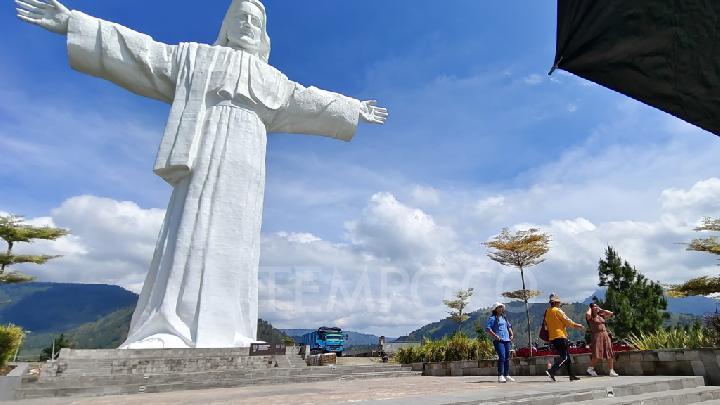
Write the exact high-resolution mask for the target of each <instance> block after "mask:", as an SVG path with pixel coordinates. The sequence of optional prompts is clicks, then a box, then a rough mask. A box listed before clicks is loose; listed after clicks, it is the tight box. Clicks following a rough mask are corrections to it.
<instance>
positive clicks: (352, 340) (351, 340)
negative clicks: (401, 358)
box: [281, 329, 396, 347]
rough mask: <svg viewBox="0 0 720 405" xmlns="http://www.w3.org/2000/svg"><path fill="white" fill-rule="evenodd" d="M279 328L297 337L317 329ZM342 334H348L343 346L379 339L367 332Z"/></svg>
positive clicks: (362, 344)
mask: <svg viewBox="0 0 720 405" xmlns="http://www.w3.org/2000/svg"><path fill="white" fill-rule="evenodd" d="M281 330H282V331H283V332H285V334H286V335H288V336H290V337H292V338H299V337H300V336H302V335H304V334H306V333H310V332H313V331H316V330H317V329H281ZM343 334H347V335H348V338H347V340H346V341H345V347H352V346H367V345H377V344H378V340H379V339H380V337H379V336H376V335H371V334H368V333H360V332H353V331H343ZM385 339H386V341H387V342H392V341H393V340H395V339H396V338H391V337H386V338H385ZM295 340H296V341H297V340H298V339H295Z"/></svg>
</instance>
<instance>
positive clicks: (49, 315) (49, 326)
mask: <svg viewBox="0 0 720 405" xmlns="http://www.w3.org/2000/svg"><path fill="white" fill-rule="evenodd" d="M137 299H138V295H137V294H135V293H133V292H130V291H127V290H125V289H123V288H120V287H117V286H112V285H104V284H65V283H26V284H11V285H0V324H8V323H12V324H15V325H18V326H21V327H22V328H23V329H25V330H26V332H27V331H29V333H28V334H27V335H26V338H25V341H24V342H23V345H22V354H21V356H28V357H33V356H36V355H37V354H38V353H39V352H40V351H41V350H42V349H43V348H44V347H48V346H49V345H50V343H51V342H52V340H53V338H54V337H56V336H58V335H59V334H61V333H63V334H64V335H65V336H66V337H68V339H69V340H70V341H71V342H73V347H75V348H78V349H109V348H115V347H118V346H119V345H120V344H122V342H124V341H125V338H126V337H127V333H128V330H129V329H130V320H131V319H132V314H133V311H134V309H135V304H136V303H137ZM286 337H287V336H286V335H285V334H284V333H282V332H281V331H279V330H277V329H275V328H273V327H272V325H271V324H269V323H268V322H265V321H263V320H262V319H259V320H258V338H259V339H261V340H264V341H266V342H271V343H280V342H282V341H283V339H284V338H286Z"/></svg>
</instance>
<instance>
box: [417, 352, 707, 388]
mask: <svg viewBox="0 0 720 405" xmlns="http://www.w3.org/2000/svg"><path fill="white" fill-rule="evenodd" d="M572 357H573V370H574V371H575V373H577V375H585V370H586V369H587V367H588V366H589V365H590V355H589V354H580V355H575V356H572ZM553 360H554V357H552V356H539V357H532V358H523V357H516V358H513V359H511V361H510V370H511V374H513V375H544V374H545V370H546V369H547V365H548V363H552V362H553ZM496 365H497V362H496V361H494V360H480V361H454V362H442V363H425V364H424V365H423V375H429V376H475V375H484V376H488V375H495V374H496V373H497V366H496ZM414 366H415V368H417V365H414ZM597 371H598V373H599V374H601V375H602V374H607V371H608V370H607V364H606V363H604V362H603V363H602V364H601V365H600V366H598V367H597ZM615 371H617V372H618V373H619V374H620V375H637V376H640V375H646V376H652V375H678V376H692V375H695V376H703V377H705V381H706V383H708V384H711V385H720V349H698V350H686V349H670V350H650V351H637V352H620V353H616V355H615ZM561 372H564V370H562V371H561Z"/></svg>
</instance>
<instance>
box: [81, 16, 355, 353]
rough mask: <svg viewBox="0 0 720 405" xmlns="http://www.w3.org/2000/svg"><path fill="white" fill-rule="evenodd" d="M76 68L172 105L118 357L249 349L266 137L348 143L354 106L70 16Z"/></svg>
mask: <svg viewBox="0 0 720 405" xmlns="http://www.w3.org/2000/svg"><path fill="white" fill-rule="evenodd" d="M68 53H69V58H70V63H71V66H72V67H73V68H74V69H76V70H78V71H81V72H84V73H87V74H90V75H93V76H97V77H101V78H103V79H107V80H110V81H112V82H113V83H116V84H118V85H120V86H122V87H124V88H126V89H128V90H130V91H132V92H134V93H136V94H139V95H142V96H146V97H150V98H154V99H158V100H162V101H165V102H167V103H171V104H172V107H171V111H170V116H169V118H168V122H167V126H166V128H165V134H164V136H163V138H162V141H161V143H160V148H159V151H158V154H157V159H156V163H155V173H156V174H157V175H159V176H160V177H162V178H163V179H164V180H166V181H167V182H168V183H169V184H171V185H172V187H173V193H172V198H171V200H170V203H169V205H168V208H167V212H166V214H165V220H164V223H163V226H162V229H161V231H160V235H159V237H158V242H157V246H156V248H155V253H154V256H153V259H152V263H151V265H150V269H149V271H148V274H147V278H146V279H145V284H144V286H143V289H142V292H141V294H140V299H139V301H138V304H137V308H136V309H135V313H134V314H133V319H132V323H131V326H130V332H129V335H128V338H127V341H126V342H125V343H124V344H123V345H122V346H121V347H122V348H185V347H197V348H217V347H242V346H248V345H249V344H250V343H251V342H253V341H255V340H256V338H257V336H256V334H257V320H258V265H259V256H260V240H261V239H260V225H261V221H262V208H263V196H264V188H265V151H266V143H267V133H268V132H289V133H306V134H316V135H324V136H329V137H333V138H337V139H341V140H345V141H349V140H350V139H351V138H352V137H353V135H354V133H355V129H356V128H357V124H358V118H359V114H360V102H359V101H358V100H355V99H352V98H349V97H345V96H343V95H340V94H336V93H331V92H327V91H324V90H320V89H317V88H313V87H310V88H305V87H303V86H301V85H299V84H297V83H295V82H292V81H290V80H288V78H287V77H286V76H285V75H283V74H282V73H281V72H279V71H278V70H276V69H275V68H273V67H272V66H270V65H268V64H267V63H265V62H264V61H262V60H260V59H259V58H257V57H256V56H254V55H251V54H249V53H246V52H243V51H241V50H236V49H232V48H228V47H221V46H210V45H203V44H196V43H182V44H179V45H166V44H163V43H160V42H157V41H155V40H153V39H152V38H151V37H149V36H147V35H144V34H140V33H137V32H135V31H132V30H130V29H128V28H125V27H122V26H120V25H117V24H113V23H109V22H106V21H102V20H99V19H96V18H93V17H90V16H87V15H85V14H82V13H80V12H76V11H73V12H72V16H71V18H70V22H69V33H68Z"/></svg>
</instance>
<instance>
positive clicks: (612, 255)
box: [593, 246, 667, 338]
mask: <svg viewBox="0 0 720 405" xmlns="http://www.w3.org/2000/svg"><path fill="white" fill-rule="evenodd" d="M598 273H599V276H600V284H599V285H600V286H601V287H607V292H606V295H605V300H600V299H598V298H597V297H593V300H594V301H595V302H596V303H597V304H598V305H600V306H601V307H602V308H604V309H607V310H609V311H612V312H614V313H615V316H614V317H612V318H610V319H609V320H608V326H610V328H611V329H612V331H613V332H614V335H615V336H616V337H619V338H627V337H629V336H630V335H636V336H639V335H641V334H643V333H653V332H656V331H657V330H659V329H660V328H662V324H663V320H664V319H665V318H666V317H667V313H666V312H665V309H667V300H666V299H665V296H664V294H663V288H662V286H661V285H660V284H658V283H655V282H653V281H650V280H648V279H647V278H646V277H645V276H644V275H642V274H640V273H639V272H638V271H637V270H636V269H635V268H634V267H632V266H631V265H630V263H628V262H627V261H623V260H622V258H621V257H620V256H619V255H618V254H617V252H616V251H615V250H614V249H613V248H612V247H610V246H608V248H607V250H606V251H605V259H603V260H600V263H599V264H598Z"/></svg>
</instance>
